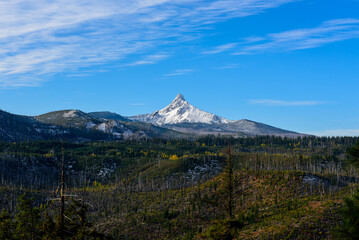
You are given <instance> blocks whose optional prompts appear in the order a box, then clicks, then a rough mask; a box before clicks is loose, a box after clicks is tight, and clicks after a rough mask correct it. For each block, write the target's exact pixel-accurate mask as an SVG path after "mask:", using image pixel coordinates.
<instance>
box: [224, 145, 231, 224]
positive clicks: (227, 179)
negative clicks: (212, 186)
mask: <svg viewBox="0 0 359 240" xmlns="http://www.w3.org/2000/svg"><path fill="white" fill-rule="evenodd" d="M226 154H227V159H226V167H225V169H224V174H223V193H224V200H225V201H224V204H225V210H226V213H227V215H228V218H230V219H232V218H233V191H234V184H233V182H234V179H233V165H232V164H233V159H232V150H231V146H228V148H227V150H226Z"/></svg>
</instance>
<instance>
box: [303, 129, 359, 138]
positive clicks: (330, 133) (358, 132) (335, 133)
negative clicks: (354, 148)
mask: <svg viewBox="0 0 359 240" xmlns="http://www.w3.org/2000/svg"><path fill="white" fill-rule="evenodd" d="M310 134H313V135H315V136H321V137H341V136H359V129H334V130H325V131H320V132H312V133H310Z"/></svg>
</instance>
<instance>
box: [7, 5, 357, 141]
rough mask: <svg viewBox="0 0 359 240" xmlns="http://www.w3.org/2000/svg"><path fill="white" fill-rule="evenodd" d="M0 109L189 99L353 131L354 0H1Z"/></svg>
mask: <svg viewBox="0 0 359 240" xmlns="http://www.w3.org/2000/svg"><path fill="white" fill-rule="evenodd" d="M0 25H1V26H2V27H1V29H0V45H1V48H0V103H1V104H0V108H1V109H3V110H6V111H9V112H12V113H17V114H25V115H37V114H42V113H45V112H49V111H54V110H61V109H81V110H83V111H85V112H90V111H101V110H108V111H112V112H116V113H119V114H121V115H125V116H129V115H135V114H140V113H149V112H153V111H155V110H157V109H161V108H163V107H165V106H166V105H167V104H169V102H170V101H171V100H172V99H173V98H174V97H175V96H176V94H177V93H182V94H183V95H184V96H185V98H186V99H187V100H188V101H189V102H190V103H192V104H193V105H195V106H196V107H198V108H200V109H202V110H205V111H208V112H211V113H215V114H217V115H220V116H223V117H225V118H228V119H233V120H237V119H242V118H246V119H250V120H254V121H258V122H263V123H266V124H270V125H273V126H276V127H281V128H284V129H289V130H294V131H299V132H305V133H315V134H318V135H357V136H358V135H359V107H358V106H359V96H358V95H359V91H358V89H359V47H358V46H359V1H358V0H341V1H335V0H315V1H314V0H313V1H312V0H298V1H296V0H211V1H209V0H102V1H98V0H77V1H70V0H53V1H48V0H37V1H30V2H29V1H26V0H14V1H4V0H0Z"/></svg>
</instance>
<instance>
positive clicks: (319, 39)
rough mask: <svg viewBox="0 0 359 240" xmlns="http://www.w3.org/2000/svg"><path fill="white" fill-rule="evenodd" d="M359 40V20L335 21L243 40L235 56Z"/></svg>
mask: <svg viewBox="0 0 359 240" xmlns="http://www.w3.org/2000/svg"><path fill="white" fill-rule="evenodd" d="M354 38H359V19H334V20H330V21H326V22H323V23H322V24H321V25H319V26H318V27H314V28H303V29H295V30H290V31H285V32H280V33H271V34H268V35H266V36H264V37H253V36H252V37H250V38H246V39H243V42H241V43H240V44H241V45H240V46H239V47H238V48H236V51H235V52H234V53H233V54H234V55H244V54H256V53H261V52H267V51H271V52H283V51H294V50H300V49H309V48H315V47H320V46H323V45H326V44H329V43H334V42H339V41H344V40H348V39H354Z"/></svg>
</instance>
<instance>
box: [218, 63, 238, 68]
mask: <svg viewBox="0 0 359 240" xmlns="http://www.w3.org/2000/svg"><path fill="white" fill-rule="evenodd" d="M238 66H239V65H238V64H236V63H229V64H227V65H223V66H220V67H217V69H233V68H237V67H238Z"/></svg>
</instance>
